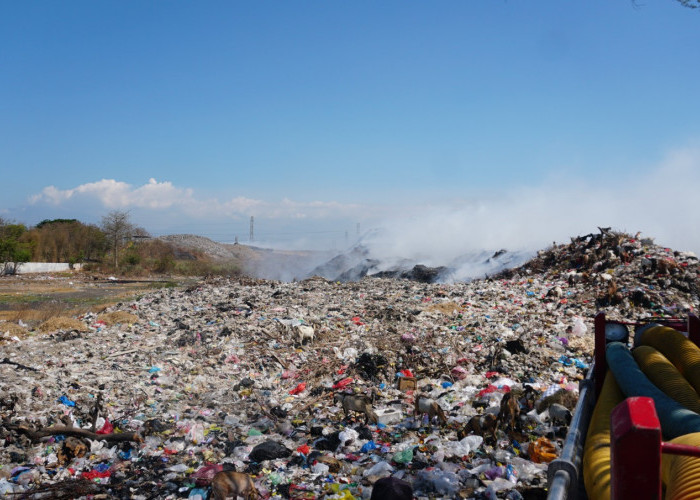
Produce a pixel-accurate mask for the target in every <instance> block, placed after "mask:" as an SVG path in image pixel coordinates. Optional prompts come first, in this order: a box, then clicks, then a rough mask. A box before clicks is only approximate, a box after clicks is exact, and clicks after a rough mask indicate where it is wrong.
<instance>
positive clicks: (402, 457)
mask: <svg viewBox="0 0 700 500" xmlns="http://www.w3.org/2000/svg"><path fill="white" fill-rule="evenodd" d="M391 459H392V460H393V461H394V462H396V463H397V464H407V463H408V462H410V461H411V460H413V448H406V449H405V450H402V451H397V452H396V453H394V455H393V456H392V457H391Z"/></svg>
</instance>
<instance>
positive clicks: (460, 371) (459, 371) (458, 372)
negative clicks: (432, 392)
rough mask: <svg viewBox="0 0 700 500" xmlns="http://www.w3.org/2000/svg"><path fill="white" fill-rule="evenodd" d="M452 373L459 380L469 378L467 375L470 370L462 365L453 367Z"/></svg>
mask: <svg viewBox="0 0 700 500" xmlns="http://www.w3.org/2000/svg"><path fill="white" fill-rule="evenodd" d="M450 373H451V374H452V376H453V377H454V378H456V379H457V380H463V379H465V378H467V375H469V372H468V371H467V370H466V369H464V368H462V367H461V366H455V367H454V368H452V370H451V371H450Z"/></svg>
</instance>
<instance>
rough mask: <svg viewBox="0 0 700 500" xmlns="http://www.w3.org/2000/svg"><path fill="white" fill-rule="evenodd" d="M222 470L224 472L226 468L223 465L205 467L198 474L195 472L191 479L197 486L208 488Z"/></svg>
mask: <svg viewBox="0 0 700 500" xmlns="http://www.w3.org/2000/svg"><path fill="white" fill-rule="evenodd" d="M222 470H224V466H223V465H221V464H212V465H205V466H204V467H201V468H200V469H199V470H197V471H196V472H193V473H192V475H191V476H190V477H191V478H192V479H194V482H195V484H196V485H197V486H208V485H209V484H211V480H212V479H214V476H215V475H216V474H217V473H218V472H221V471H222Z"/></svg>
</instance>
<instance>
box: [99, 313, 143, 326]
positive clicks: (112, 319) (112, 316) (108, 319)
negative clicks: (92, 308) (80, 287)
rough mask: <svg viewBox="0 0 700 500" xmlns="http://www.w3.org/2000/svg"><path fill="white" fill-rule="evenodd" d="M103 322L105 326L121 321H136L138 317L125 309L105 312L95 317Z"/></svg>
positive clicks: (129, 322) (128, 322) (130, 322)
mask: <svg viewBox="0 0 700 500" xmlns="http://www.w3.org/2000/svg"><path fill="white" fill-rule="evenodd" d="M97 319H98V320H102V321H104V322H105V324H106V325H107V326H112V325H116V324H118V323H121V324H123V325H127V324H132V323H138V321H139V317H138V316H136V315H134V314H131V313H128V312H126V311H113V312H110V313H106V314H100V315H99V316H98V318H97Z"/></svg>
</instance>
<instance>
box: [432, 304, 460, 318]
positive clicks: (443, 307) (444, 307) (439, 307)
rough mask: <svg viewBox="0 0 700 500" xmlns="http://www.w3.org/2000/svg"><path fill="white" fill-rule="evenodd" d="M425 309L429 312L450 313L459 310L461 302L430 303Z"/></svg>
mask: <svg viewBox="0 0 700 500" xmlns="http://www.w3.org/2000/svg"><path fill="white" fill-rule="evenodd" d="M425 309H426V310H427V311H429V312H439V313H442V314H447V315H450V314H453V313H454V312H455V311H459V304H457V303H455V302H439V303H437V304H430V305H429V306H428V307H426V308H425Z"/></svg>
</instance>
